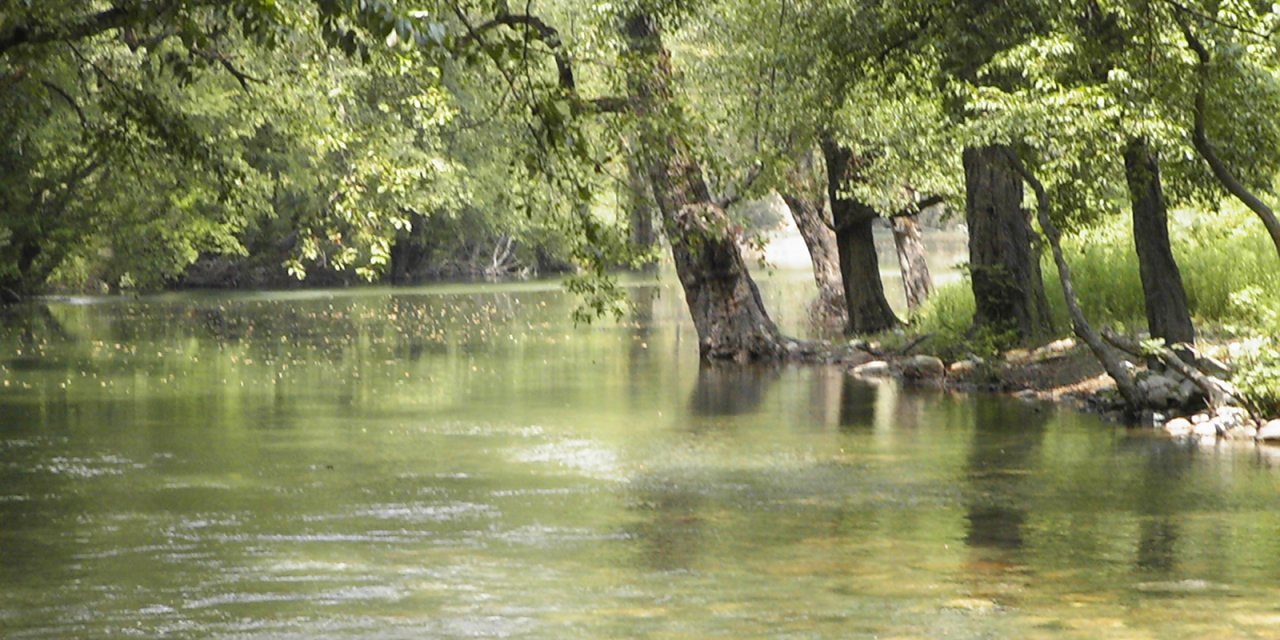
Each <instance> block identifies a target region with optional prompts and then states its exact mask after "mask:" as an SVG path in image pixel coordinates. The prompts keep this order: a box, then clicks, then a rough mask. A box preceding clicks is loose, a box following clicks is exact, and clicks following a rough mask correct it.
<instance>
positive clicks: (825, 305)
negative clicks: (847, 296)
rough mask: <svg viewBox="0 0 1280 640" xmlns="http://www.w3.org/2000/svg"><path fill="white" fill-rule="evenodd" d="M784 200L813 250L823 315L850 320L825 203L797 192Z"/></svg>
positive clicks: (811, 252) (841, 321) (815, 279)
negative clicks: (825, 216)
mask: <svg viewBox="0 0 1280 640" xmlns="http://www.w3.org/2000/svg"><path fill="white" fill-rule="evenodd" d="M781 195H782V200H783V202H786V203H787V207H788V208H789V209H791V217H792V219H794V220H795V222H796V228H797V229H799V230H800V237H802V238H804V244H805V246H806V247H808V249H809V261H810V262H811V263H813V279H814V281H815V282H816V283H817V285H818V302H817V309H818V314H819V316H820V317H822V318H832V319H834V320H838V322H839V326H844V325H845V323H846V322H847V320H846V313H845V301H844V285H842V284H841V282H840V254H839V253H838V250H837V248H836V234H835V233H834V232H833V231H831V229H830V228H829V227H827V225H826V224H825V223H824V222H823V220H822V217H823V213H822V205H821V204H820V203H818V202H814V201H813V200H812V199H810V198H807V197H805V196H802V195H798V194H795V193H783V194H781Z"/></svg>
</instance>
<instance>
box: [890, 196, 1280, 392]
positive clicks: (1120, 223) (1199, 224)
mask: <svg viewBox="0 0 1280 640" xmlns="http://www.w3.org/2000/svg"><path fill="white" fill-rule="evenodd" d="M1169 236H1170V242H1171V244H1172V248H1173V253H1174V257H1175V258H1176V259H1177V261H1178V265H1179V269H1180V270H1181V273H1182V279H1183V284H1184V285H1185V287H1186V290H1187V302H1188V305H1189V306H1190V309H1191V314H1192V316H1193V318H1194V320H1195V322H1196V326H1197V328H1198V329H1200V331H1201V333H1202V335H1208V336H1212V337H1215V338H1224V339H1236V338H1251V339H1248V340H1244V344H1246V345H1248V346H1247V347H1246V349H1245V352H1244V353H1242V354H1241V357H1240V358H1239V359H1238V360H1239V364H1241V365H1242V371H1241V375H1240V376H1239V379H1240V381H1241V382H1242V383H1243V384H1242V387H1247V388H1245V389H1244V390H1245V391H1246V392H1247V393H1249V394H1250V395H1252V396H1253V397H1255V398H1258V399H1259V402H1260V403H1261V404H1260V409H1262V410H1270V411H1280V356H1276V353H1277V350H1278V349H1280V257H1277V255H1276V250H1275V246H1274V245H1272V244H1271V241H1270V238H1269V237H1268V236H1267V233H1266V230H1265V229H1264V228H1263V226H1262V223H1261V222H1260V221H1259V220H1257V218H1256V217H1254V216H1253V214H1252V213H1249V212H1247V211H1243V210H1230V211H1226V212H1221V213H1212V214H1211V213H1203V212H1191V211H1179V212H1177V213H1176V214H1174V215H1173V216H1172V217H1171V220H1170V225H1169ZM1063 250H1064V251H1065V253H1066V254H1067V262H1068V263H1069V265H1070V267H1071V277H1072V279H1073V281H1074V283H1075V287H1076V293H1077V294H1078V296H1079V299H1080V305H1081V307H1082V308H1083V309H1084V312H1085V315H1086V316H1087V317H1088V318H1089V320H1090V321H1091V322H1093V323H1094V324H1095V325H1104V324H1106V325H1113V326H1117V327H1120V328H1123V329H1128V330H1131V331H1142V330H1145V329H1146V313H1145V310H1144V303H1143V295H1142V280H1141V278H1140V276H1139V273H1138V257H1137V255H1136V253H1135V251H1134V245H1133V227H1132V224H1131V221H1130V220H1129V218H1128V217H1127V216H1117V217H1115V218H1113V219H1111V220H1108V221H1106V222H1105V223H1103V224H1101V225H1098V226H1096V227H1093V228H1090V229H1087V230H1084V231H1082V232H1079V233H1077V234H1075V235H1073V236H1072V237H1070V238H1066V239H1064V240H1063ZM1046 254H1047V251H1046ZM1042 268H1043V271H1044V275H1045V287H1046V289H1047V292H1048V296H1049V303H1050V307H1051V309H1052V312H1053V317H1054V322H1055V326H1056V327H1057V328H1058V331H1059V332H1061V333H1063V334H1066V333H1069V332H1070V323H1069V320H1068V318H1067V312H1066V304H1065V302H1064V301H1063V298H1062V288H1061V285H1060V283H1059V281H1058V274H1057V269H1056V268H1055V267H1054V265H1053V262H1052V260H1051V259H1050V256H1048V255H1045V256H1044V263H1043V266H1042ZM972 318H973V293H972V291H971V290H970V288H969V283H968V282H967V281H965V282H958V283H954V284H951V285H948V286H944V287H941V288H939V290H938V291H937V292H936V293H935V294H934V296H933V297H932V298H931V299H930V300H929V302H928V303H927V304H926V305H925V306H924V307H923V308H922V309H921V310H920V311H919V312H918V313H917V314H916V315H915V317H914V324H915V327H916V330H917V331H919V332H920V333H931V334H934V338H933V340H932V341H931V345H932V347H933V348H934V349H935V350H936V351H938V352H940V354H941V355H943V356H951V357H960V356H962V355H964V354H966V353H977V354H978V355H989V354H990V353H992V352H994V351H996V350H997V349H998V347H999V346H1001V344H1000V341H999V340H998V339H996V338H997V337H994V336H982V335H973V334H972V332H971V331H970V323H971V320H972ZM1250 363H1254V364H1250ZM1268 406H1269V407H1270V409H1265V408H1266V407H1268Z"/></svg>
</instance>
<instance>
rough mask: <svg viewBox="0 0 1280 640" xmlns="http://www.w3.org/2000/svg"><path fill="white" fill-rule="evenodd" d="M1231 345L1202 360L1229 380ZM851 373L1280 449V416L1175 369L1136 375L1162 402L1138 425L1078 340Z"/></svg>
mask: <svg viewBox="0 0 1280 640" xmlns="http://www.w3.org/2000/svg"><path fill="white" fill-rule="evenodd" d="M907 344H910V342H908V343H907ZM1232 346H1233V345H1232V344H1212V345H1206V346H1204V352H1203V357H1204V358H1205V360H1206V361H1207V362H1211V363H1213V366H1216V367H1219V368H1220V370H1221V373H1222V374H1223V375H1225V376H1229V375H1230V374H1231V373H1232V372H1234V371H1235V367H1234V366H1233V363H1232V359H1231V357H1230V354H1231V352H1232V350H1233V349H1232ZM873 350H875V349H873ZM877 351H878V350H877ZM880 352H881V353H884V352H883V351H880ZM848 371H849V373H850V374H851V375H853V376H855V377H859V378H863V379H883V378H888V377H892V378H895V379H898V380H900V381H902V382H904V383H908V384H917V385H927V386H938V387H942V388H945V389H948V390H952V391H956V392H961V393H991V394H999V395H1007V396H1013V397H1015V398H1018V399H1021V400H1025V401H1029V402H1052V403H1055V404H1059V405H1063V406H1067V407H1070V408H1073V409H1076V410H1079V411H1084V412H1088V413H1094V414H1098V415H1101V416H1103V417H1105V418H1107V419H1110V420H1114V421H1117V422H1127V423H1132V424H1134V426H1135V427H1138V428H1147V429H1156V430H1159V431H1161V432H1163V433H1167V434H1168V435H1169V436H1170V437H1174V438H1184V439H1191V440H1194V441H1196V442H1198V443H1200V444H1210V445H1211V444H1213V443H1215V442H1216V441H1218V440H1220V439H1222V440H1234V441H1256V442H1259V443H1270V444H1275V445H1280V417H1277V416H1269V415H1260V414H1259V413H1258V412H1256V411H1254V412H1251V411H1249V410H1247V409H1245V408H1243V407H1238V406H1223V407H1216V408H1214V407H1209V406H1208V405H1207V403H1206V402H1205V400H1204V397H1203V395H1201V394H1200V393H1199V392H1198V390H1197V389H1196V388H1195V385H1194V384H1193V383H1192V382H1191V381H1189V380H1185V379H1183V378H1181V377H1180V376H1178V375H1177V374H1176V373H1174V372H1172V371H1163V372H1155V371H1151V370H1149V369H1147V368H1145V367H1142V366H1137V365H1135V367H1134V373H1135V378H1136V379H1137V380H1139V385H1140V386H1141V387H1142V388H1143V389H1144V391H1146V392H1148V395H1149V396H1155V397H1158V398H1163V401H1162V402H1158V403H1157V404H1158V405H1160V406H1156V407H1153V408H1152V409H1149V410H1146V411H1143V412H1142V414H1141V415H1139V416H1137V417H1136V420H1135V419H1134V418H1135V417H1134V416H1133V415H1132V414H1130V413H1128V412H1126V410H1125V406H1124V404H1123V402H1122V399H1121V398H1120V396H1119V393H1118V392H1117V390H1116V385H1115V381H1114V380H1112V379H1111V377H1110V376H1108V375H1107V374H1106V372H1104V371H1103V368H1102V366H1101V364H1099V363H1098V361H1097V359H1096V358H1094V357H1093V354H1092V353H1090V352H1089V350H1088V348H1086V347H1085V346H1084V345H1082V344H1078V343H1077V341H1076V340H1074V339H1071V338H1065V339H1061V340H1056V341H1054V342H1050V343H1048V344H1046V345H1044V346H1041V347H1038V348H1035V349H1025V348H1020V349H1012V350H1009V351H1005V352H1003V353H1001V354H1000V356H999V357H998V358H992V359H990V360H987V359H983V358H978V357H970V358H965V359H961V360H955V361H952V362H946V361H944V360H943V359H941V358H939V357H937V356H933V355H927V354H918V355H897V356H887V357H881V358H878V359H875V360H872V361H870V362H866V363H862V364H858V365H854V366H851V367H850V368H849V369H848ZM1246 400H1247V398H1246Z"/></svg>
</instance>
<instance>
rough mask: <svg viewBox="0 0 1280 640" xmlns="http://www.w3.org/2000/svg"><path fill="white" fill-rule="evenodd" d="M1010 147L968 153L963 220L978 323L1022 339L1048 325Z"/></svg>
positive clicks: (1020, 180) (1003, 146)
mask: <svg viewBox="0 0 1280 640" xmlns="http://www.w3.org/2000/svg"><path fill="white" fill-rule="evenodd" d="M1011 153H1012V150H1011V149H1009V147H1008V146H1006V145H989V146H986V147H976V148H975V147H968V148H966V149H965V150H964V176H965V222H966V223H967V224H968V226H969V273H970V277H971V279H972V285H973V298H974V303H975V309H974V318H973V321H974V325H975V326H976V327H989V328H992V329H994V330H996V331H999V332H1012V333H1013V335H1014V337H1015V338H1016V339H1017V340H1019V341H1023V340H1026V339H1027V338H1030V337H1033V336H1036V335H1038V334H1040V333H1041V332H1042V331H1043V330H1044V329H1046V328H1047V327H1046V326H1045V325H1044V323H1043V321H1042V320H1041V316H1042V314H1041V313H1038V312H1037V307H1038V304H1037V293H1036V291H1037V288H1038V289H1040V290H1043V288H1044V283H1043V282H1037V281H1036V280H1037V275H1038V273H1039V269H1038V266H1039V265H1038V264H1035V256H1034V253H1033V252H1032V250H1031V229H1030V225H1029V224H1028V223H1027V219H1026V216H1025V214H1024V213H1023V211H1022V179H1021V177H1020V176H1019V175H1018V173H1017V172H1016V171H1015V170H1014V169H1013V167H1011V166H1010V165H1009V161H1008V158H1007V156H1006V154H1011Z"/></svg>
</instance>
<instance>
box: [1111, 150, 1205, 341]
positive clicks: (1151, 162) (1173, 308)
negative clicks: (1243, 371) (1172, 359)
mask: <svg viewBox="0 0 1280 640" xmlns="http://www.w3.org/2000/svg"><path fill="white" fill-rule="evenodd" d="M1124 170H1125V178H1126V180H1127V182H1128V183H1129V198H1130V201H1131V203H1132V207H1133V242H1134V245H1136V248H1137V251H1138V269H1139V273H1140V274H1141V276H1142V293H1143V296H1144V297H1145V299H1146V307H1147V328H1148V329H1149V330H1150V331H1151V336H1152V337H1155V338H1163V339H1164V341H1165V343H1166V344H1169V345H1173V344H1177V343H1193V342H1195V339H1196V330H1195V327H1194V326H1193V325H1192V324H1191V313H1190V312H1189V311H1188V310H1187V294H1186V290H1185V289H1183V287H1182V274H1181V272H1180V271H1179V270H1178V263H1177V262H1176V261H1175V260H1174V258H1173V250H1172V249H1171V248H1170V247H1169V221H1168V212H1167V208H1166V206H1165V200H1164V191H1163V190H1162V187H1161V184H1160V165H1159V163H1158V161H1157V159H1156V156H1155V154H1154V153H1153V152H1152V151H1151V148H1150V147H1149V146H1147V141H1146V140H1145V139H1143V138H1135V139H1134V140H1132V141H1130V142H1129V144H1128V146H1127V147H1125V150H1124Z"/></svg>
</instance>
